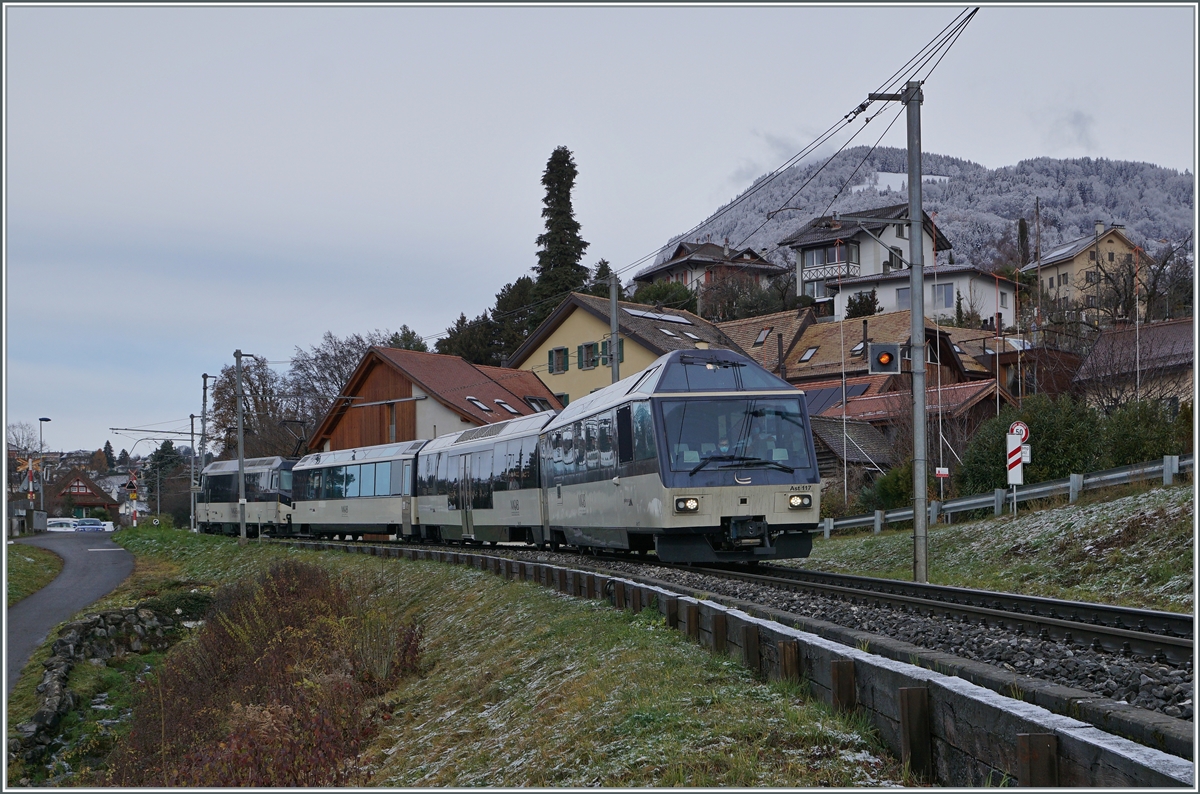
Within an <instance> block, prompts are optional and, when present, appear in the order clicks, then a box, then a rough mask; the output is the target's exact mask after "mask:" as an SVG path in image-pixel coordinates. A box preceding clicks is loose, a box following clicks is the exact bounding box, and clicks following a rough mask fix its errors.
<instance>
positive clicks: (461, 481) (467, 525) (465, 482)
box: [458, 455, 475, 540]
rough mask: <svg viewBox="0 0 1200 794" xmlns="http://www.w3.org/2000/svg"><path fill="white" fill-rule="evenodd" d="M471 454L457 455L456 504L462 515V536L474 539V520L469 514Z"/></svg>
mask: <svg viewBox="0 0 1200 794" xmlns="http://www.w3.org/2000/svg"><path fill="white" fill-rule="evenodd" d="M472 496H473V494H472V488H471V456H470V455H459V457H458V506H459V515H460V516H462V536H463V538H464V539H470V540H474V539H475V521H474V516H472V514H471V499H472Z"/></svg>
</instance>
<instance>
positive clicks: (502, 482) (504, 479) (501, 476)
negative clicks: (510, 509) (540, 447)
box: [492, 441, 520, 491]
mask: <svg viewBox="0 0 1200 794" xmlns="http://www.w3.org/2000/svg"><path fill="white" fill-rule="evenodd" d="M513 443H514V444H520V442H519V441H514V442H513ZM508 446H509V445H508V443H507V442H504V441H498V442H496V446H494V447H492V454H493V457H492V489H493V490H496V491H507V490H509V477H510V472H511V471H512V460H511V459H510V458H509V454H508Z"/></svg>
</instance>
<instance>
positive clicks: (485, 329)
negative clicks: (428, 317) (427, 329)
mask: <svg viewBox="0 0 1200 794" xmlns="http://www.w3.org/2000/svg"><path fill="white" fill-rule="evenodd" d="M434 347H436V348H437V352H439V353H441V354H443V355H447V356H460V357H461V358H464V359H466V360H467V361H470V362H471V363H472V364H486V365H488V366H492V367H498V366H500V353H499V346H498V345H497V344H496V328H495V323H493V322H492V318H491V317H489V316H488V313H487V312H486V311H485V312H484V313H483V314H481V315H479V316H478V317H476V318H475V319H474V320H468V319H467V315H465V314H459V315H458V319H457V320H455V321H454V325H452V326H450V327H449V328H447V329H446V336H444V337H443V338H441V339H439V340H438V341H437V344H436V345H435V346H434Z"/></svg>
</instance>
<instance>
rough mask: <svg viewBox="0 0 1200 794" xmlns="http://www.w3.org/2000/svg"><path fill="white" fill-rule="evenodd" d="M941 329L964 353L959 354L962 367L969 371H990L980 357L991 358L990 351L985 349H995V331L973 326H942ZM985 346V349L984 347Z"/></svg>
mask: <svg viewBox="0 0 1200 794" xmlns="http://www.w3.org/2000/svg"><path fill="white" fill-rule="evenodd" d="M942 331H943V332H945V333H946V334H948V335H949V336H950V341H952V342H954V344H956V345H958V346H959V348H960V349H961V350H962V351H963V353H964V354H965V355H961V356H959V358H960V359H962V363H963V368H964V369H966V370H967V372H971V373H981V374H983V373H990V372H991V370H989V369H988V368H987V365H985V364H984V363H983V362H982V360H981V359H984V358H987V359H990V358H991V355H992V354H991V353H988V352H987V350H993V349H995V347H994V345H995V342H993V341H992V340H994V339H995V338H996V332H995V331H982V330H978V329H975V328H947V327H945V326H942ZM985 346H986V349H985Z"/></svg>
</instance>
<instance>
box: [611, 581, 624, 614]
mask: <svg viewBox="0 0 1200 794" xmlns="http://www.w3.org/2000/svg"><path fill="white" fill-rule="evenodd" d="M613 596H614V600H615V602H616V603H614V604H613V606H615V607H616V608H617V609H624V608H625V583H624V582H613Z"/></svg>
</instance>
